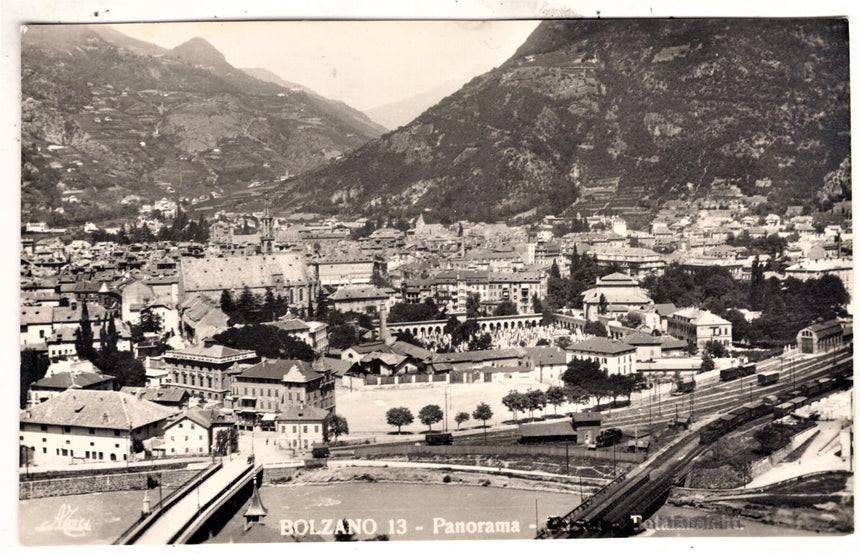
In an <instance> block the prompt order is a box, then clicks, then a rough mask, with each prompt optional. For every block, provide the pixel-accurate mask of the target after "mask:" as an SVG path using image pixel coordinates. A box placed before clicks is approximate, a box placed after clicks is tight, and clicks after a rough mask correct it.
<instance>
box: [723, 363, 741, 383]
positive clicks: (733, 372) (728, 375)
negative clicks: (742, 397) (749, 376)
mask: <svg viewBox="0 0 860 554" xmlns="http://www.w3.org/2000/svg"><path fill="white" fill-rule="evenodd" d="M739 374H740V373H739V371H738V368H736V367H730V368H727V369H721V370H720V381H723V382H726V381H734V380H735V379H737V378H738V375H739Z"/></svg>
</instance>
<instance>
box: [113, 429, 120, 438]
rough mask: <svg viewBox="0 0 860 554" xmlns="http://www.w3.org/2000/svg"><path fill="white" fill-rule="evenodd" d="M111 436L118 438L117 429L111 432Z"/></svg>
mask: <svg viewBox="0 0 860 554" xmlns="http://www.w3.org/2000/svg"><path fill="white" fill-rule="evenodd" d="M113 436H115V437H118V436H119V429H114V430H113Z"/></svg>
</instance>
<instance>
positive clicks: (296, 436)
mask: <svg viewBox="0 0 860 554" xmlns="http://www.w3.org/2000/svg"><path fill="white" fill-rule="evenodd" d="M328 413H329V412H328V410H323V409H321V408H315V407H313V406H290V407H289V408H287V409H286V410H285V411H284V412H283V413H282V414H281V415H279V416H278V418H277V420H276V421H277V424H276V427H277V431H278V446H280V447H281V448H288V449H291V450H293V451H303V450H308V449H309V448H311V447H313V445H314V444H322V442H323V438H324V435H323V426H324V424H325V423H324V422H325V418H326V416H327V415H328Z"/></svg>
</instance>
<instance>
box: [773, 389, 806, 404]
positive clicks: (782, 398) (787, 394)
mask: <svg viewBox="0 0 860 554" xmlns="http://www.w3.org/2000/svg"><path fill="white" fill-rule="evenodd" d="M798 396H800V391H796V390H787V391H784V392H781V393H779V394H778V395H776V398H777V400H778V402H777V404H785V403H786V402H788V401H789V400H791V399H792V398H797V397H798Z"/></svg>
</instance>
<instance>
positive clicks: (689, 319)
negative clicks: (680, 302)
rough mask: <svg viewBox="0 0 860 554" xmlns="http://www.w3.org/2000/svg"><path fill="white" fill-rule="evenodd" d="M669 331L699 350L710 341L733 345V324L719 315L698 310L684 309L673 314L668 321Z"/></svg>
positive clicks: (727, 345) (726, 345)
mask: <svg viewBox="0 0 860 554" xmlns="http://www.w3.org/2000/svg"><path fill="white" fill-rule="evenodd" d="M667 331H668V332H669V334H670V335H672V336H673V337H677V338H679V339H683V340H685V341H687V343H688V344H691V345H694V346H695V347H696V348H697V349H702V348H704V347H705V344H707V343H708V342H709V341H714V342H718V343H720V344H722V345H723V346H725V347H729V346H731V345H732V324H731V322H729V321H726V320H725V319H723V318H721V317H720V316H718V315H715V314H712V313H711V312H709V311H707V310H700V309H698V308H684V309H682V310H678V311H676V312H674V313H672V315H671V316H669V319H668V320H667Z"/></svg>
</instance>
